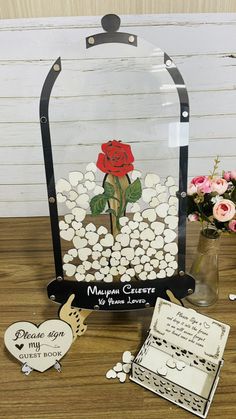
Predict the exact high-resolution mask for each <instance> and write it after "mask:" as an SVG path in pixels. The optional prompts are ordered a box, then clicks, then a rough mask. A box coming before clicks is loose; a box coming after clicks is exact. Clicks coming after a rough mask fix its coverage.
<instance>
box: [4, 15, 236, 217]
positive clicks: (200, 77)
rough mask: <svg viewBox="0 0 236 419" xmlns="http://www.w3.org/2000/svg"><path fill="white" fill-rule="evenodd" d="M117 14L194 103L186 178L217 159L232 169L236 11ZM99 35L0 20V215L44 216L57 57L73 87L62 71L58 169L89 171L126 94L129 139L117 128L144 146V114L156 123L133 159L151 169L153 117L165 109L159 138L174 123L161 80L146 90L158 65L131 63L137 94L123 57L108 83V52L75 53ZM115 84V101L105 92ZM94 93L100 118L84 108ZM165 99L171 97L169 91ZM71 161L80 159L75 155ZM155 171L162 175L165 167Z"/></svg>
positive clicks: (88, 27)
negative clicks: (45, 98) (165, 61)
mask: <svg viewBox="0 0 236 419" xmlns="http://www.w3.org/2000/svg"><path fill="white" fill-rule="evenodd" d="M121 18H122V22H123V25H122V30H124V31H130V32H133V33H135V34H137V35H138V36H139V37H143V38H145V39H146V40H147V41H149V42H152V43H154V44H155V45H156V46H158V47H160V48H161V49H162V50H164V51H166V52H167V53H168V54H169V55H170V56H171V57H172V58H173V59H174V61H175V63H176V64H177V66H178V68H179V70H180V71H181V73H182V75H183V78H184V80H185V83H186V85H187V87H188V92H189V97H190V105H191V121H190V147H189V153H190V160H189V176H190V177H192V176H195V175H198V174H207V173H208V172H209V170H210V169H211V168H212V161H213V158H214V157H215V156H216V155H219V156H220V159H221V168H222V169H225V170H231V169H235V168H236V158H235V157H236V44H235V39H236V14H191V15H190V14H189V15H181V14H178V15H146V16H145V15H140V16H128V15H127V16H122V17H121ZM95 32H100V18H99V17H78V18H77V17H71V18H42V19H41V18H40V19H27V20H24V19H21V20H5V21H4V20H2V21H0V42H1V48H0V80H1V82H0V86H1V89H0V92H1V95H0V132H1V140H0V216H2V217H5V216H6V217H8V216H34V215H35V216H37V215H45V214H48V207H47V196H46V187H45V174H44V167H43V155H42V148H41V137H40V127H39V123H38V106H39V97H40V92H41V88H42V84H43V82H44V79H45V76H46V75H47V73H48V71H49V69H50V67H51V65H52V64H53V62H54V60H55V59H56V58H57V57H58V56H61V57H62V60H63V68H64V71H65V72H66V74H70V77H71V84H68V83H67V84H66V83H64V79H63V71H62V73H61V74H60V76H59V78H58V81H57V86H56V89H55V91H54V89H53V93H52V98H51V108H50V109H51V121H52V125H51V127H52V132H53V137H54V145H55V147H54V152H55V162H56V170H57V171H58V172H60V173H61V174H63V175H66V174H67V173H68V172H69V171H70V170H73V169H75V164H76V165H79V167H80V168H82V169H83V168H84V167H85V166H86V162H88V161H90V160H91V157H90V156H91V155H93V154H94V153H95V152H96V150H97V148H98V144H100V143H101V142H103V141H104V139H106V138H109V137H107V136H108V135H109V133H110V132H111V129H112V127H113V126H114V123H115V122H114V115H113V114H112V113H111V112H110V109H111V106H110V105H111V104H112V103H113V104H114V101H115V104H116V106H117V108H119V109H120V111H119V114H117V117H118V118H121V119H122V118H125V117H126V111H125V110H123V109H122V106H121V105H122V103H123V98H124V95H125V94H126V93H127V92H126V89H127V88H129V89H130V90H129V93H132V96H130V97H128V98H127V99H126V100H127V101H128V102H127V103H129V106H130V109H131V112H130V115H129V120H128V121H126V125H125V128H124V133H122V131H119V132H120V133H121V135H122V136H123V138H126V137H127V130H128V131H129V130H130V132H133V133H134V134H133V138H129V141H130V142H133V143H138V141H141V140H142V133H143V129H144V127H145V123H146V122H145V118H146V117H148V118H153V120H152V119H149V134H150V135H149V138H148V139H149V141H150V147H147V148H145V152H144V150H143V149H141V148H138V144H136V146H137V155H136V159H137V161H138V162H139V164H140V165H141V166H142V168H143V170H145V169H146V170H150V168H152V167H154V161H153V156H152V154H151V143H152V142H153V141H154V140H155V138H156V132H155V119H154V118H155V117H156V114H157V112H159V117H160V116H161V117H160V125H159V130H158V134H159V138H160V139H162V136H163V137H164V132H165V128H164V124H163V121H164V120H165V122H166V121H167V120H168V118H169V117H170V116H171V114H172V111H173V109H172V108H171V107H166V108H165V109H164V111H163V109H161V107H160V108H158V107H157V103H158V100H157V98H158V95H159V93H160V89H159V87H160V86H158V84H157V83H156V81H154V83H153V86H152V84H150V85H149V86H148V89H149V91H147V86H146V84H145V77H146V71H147V69H148V68H149V67H150V65H152V60H153V59H151V58H145V59H144V60H143V62H142V64H141V65H140V62H139V63H138V64H137V62H136V61H135V60H134V59H133V58H130V66H131V67H132V71H136V75H137V83H136V86H137V90H136V86H134V85H133V84H132V85H129V84H128V82H127V85H125V83H119V77H122V74H121V73H119V61H117V64H116V68H115V70H116V83H114V81H113V80H112V78H109V77H106V78H104V77H99V71H100V70H101V69H104V67H106V68H107V69H108V70H112V66H113V65H114V64H113V62H111V61H110V60H109V58H108V57H107V55H106V49H104V53H103V55H101V52H96V51H95V50H94V52H93V54H94V56H96V54H97V58H96V60H93V61H91V60H89V59H85V58H86V57H85V52H86V51H85V52H84V56H83V54H82V53H81V48H79V47H78V46H79V45H80V43H81V42H84V38H85V37H86V36H88V35H90V34H91V33H95ZM132 60H133V61H132ZM120 63H122V61H120ZM94 70H95V71H94ZM127 74H128V73H127ZM78 75H79V80H80V83H79V84H77V86H78V91H75V89H74V83H73V81H74V80H75V78H76V80H78ZM88 76H89V80H90V82H89V85H88V83H87V79H88ZM111 87H112V88H113V91H114V93H115V94H116V96H115V98H114V97H112V96H109V95H107V92H109V89H110V88H111ZM95 90H96V109H97V113H96V115H97V118H96V120H94V119H93V118H92V116H90V115H89V113H88V112H87V111H85V107H84V103H86V107H87V109H92V108H93V106H94V100H95V99H94V91H95ZM78 93H80V97H78ZM144 93H149V106H148V107H147V106H145V105H143V108H142V109H143V111H142V112H141V113H140V107H137V108H135V103H137V101H138V103H139V104H142V101H145V95H144ZM168 95H169V97H171V93H168ZM85 100H86V102H85ZM104 107H105V109H106V118H105V119H104V115H103V114H104V112H102V109H104ZM78 115H79V118H78ZM91 115H92V113H91ZM110 118H112V119H110ZM68 120H69V121H71V122H70V124H69V125H68V122H66V121H68ZM152 124H153V126H152ZM134 126H135V130H134V129H133V128H134ZM76 131H78V132H79V133H80V135H79V139H78V138H77V137H76V136H74V132H76ZM68 139H69V141H68ZM78 150H79V154H78ZM75 155H77V156H79V157H77V159H76V158H75ZM65 156H66V158H65ZM159 165H160V170H162V165H161V163H160V162H159ZM163 165H164V163H163ZM76 167H77V166H76Z"/></svg>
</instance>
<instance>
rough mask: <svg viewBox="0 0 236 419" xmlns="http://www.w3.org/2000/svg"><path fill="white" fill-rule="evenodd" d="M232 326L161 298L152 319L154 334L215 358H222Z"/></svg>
mask: <svg viewBox="0 0 236 419" xmlns="http://www.w3.org/2000/svg"><path fill="white" fill-rule="evenodd" d="M229 330H230V327H229V326H228V325H227V324H224V323H220V322H218V321H216V320H214V319H212V318H210V317H207V316H203V315H202V314H199V313H197V312H196V311H195V310H192V309H190V308H185V307H181V306H178V305H176V304H173V303H171V302H169V301H166V300H163V299H161V298H158V299H157V302H156V305H155V309H154V313H153V317H152V322H151V331H152V333H153V335H156V336H159V337H161V338H162V339H165V340H167V341H168V342H171V343H172V344H174V345H177V346H179V347H182V348H185V349H187V350H188V351H191V352H193V353H194V354H195V355H197V356H199V357H202V358H205V359H207V360H208V361H212V362H218V361H219V360H221V359H222V356H223V353H224V348H225V345H226V342H227V338H228V334H229Z"/></svg>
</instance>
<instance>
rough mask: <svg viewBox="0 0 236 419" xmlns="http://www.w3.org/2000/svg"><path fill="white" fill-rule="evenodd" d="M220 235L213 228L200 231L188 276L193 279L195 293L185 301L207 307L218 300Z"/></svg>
mask: <svg viewBox="0 0 236 419" xmlns="http://www.w3.org/2000/svg"><path fill="white" fill-rule="evenodd" d="M219 244H220V234H219V232H218V231H217V229H215V228H213V227H208V228H205V229H204V230H202V231H201V233H200V236H199V241H198V246H197V253H196V255H195V258H194V260H193V263H192V266H191V269H190V272H189V273H190V275H192V276H193V278H194V279H195V292H194V293H193V294H192V295H191V296H189V297H188V298H187V300H188V301H189V302H190V303H192V304H194V305H196V306H204V307H208V306H210V305H212V304H214V303H215V302H216V301H217V299H218V283H219V270H218V251H219Z"/></svg>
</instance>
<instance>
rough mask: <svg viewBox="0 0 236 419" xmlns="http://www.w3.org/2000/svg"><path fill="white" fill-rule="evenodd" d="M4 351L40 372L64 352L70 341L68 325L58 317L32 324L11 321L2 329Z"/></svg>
mask: <svg viewBox="0 0 236 419" xmlns="http://www.w3.org/2000/svg"><path fill="white" fill-rule="evenodd" d="M4 342H5V345H6V347H7V349H8V351H9V352H10V353H11V354H12V355H13V356H14V357H15V358H16V359H17V360H18V361H20V362H21V363H23V364H25V363H26V364H27V365H28V366H29V367H31V368H32V369H34V370H36V371H40V372H44V371H46V370H48V369H49V368H50V367H52V366H53V365H54V364H55V363H56V362H57V361H60V359H61V358H62V357H63V356H64V355H65V354H66V352H67V351H68V350H69V349H70V346H71V344H72V342H73V333H72V330H71V327H70V326H69V325H68V324H67V323H66V322H64V321H62V320H57V319H53V320H47V321H45V322H43V323H41V324H40V325H39V326H36V325H35V324H33V323H30V322H17V323H13V324H12V325H11V326H9V327H8V329H7V330H6V332H5V335H4Z"/></svg>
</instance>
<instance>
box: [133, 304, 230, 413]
mask: <svg viewBox="0 0 236 419" xmlns="http://www.w3.org/2000/svg"><path fill="white" fill-rule="evenodd" d="M229 329H230V327H229V326H228V325H226V324H223V323H220V322H218V321H216V320H214V319H211V318H210V317H206V316H203V315H201V314H199V313H197V312H196V311H194V310H192V309H188V308H184V307H180V306H177V305H175V304H173V303H171V302H169V301H165V300H163V299H161V298H158V299H157V302H156V306H155V310H154V313H153V317H152V321H151V326H150V332H149V335H148V337H147V339H146V340H145V342H144V344H143V346H142V348H141V349H140V351H139V353H138V354H137V356H136V358H135V360H134V362H133V365H132V374H131V377H130V378H131V380H133V381H135V382H136V383H138V384H140V385H142V386H143V387H146V388H147V389H149V390H151V391H153V392H155V393H156V394H158V395H160V396H162V397H164V398H166V399H168V400H170V401H172V402H173V403H175V404H178V405H179V406H181V407H183V408H184V409H187V410H189V411H190V412H192V413H194V414H196V415H198V416H200V417H203V418H205V417H206V416H207V413H208V410H209V407H210V404H211V401H212V399H213V396H214V392H215V390H216V387H217V384H218V381H219V372H220V369H221V367H222V365H223V360H222V356H223V352H224V348H225V345H226V341H227V337H228V334H229Z"/></svg>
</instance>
